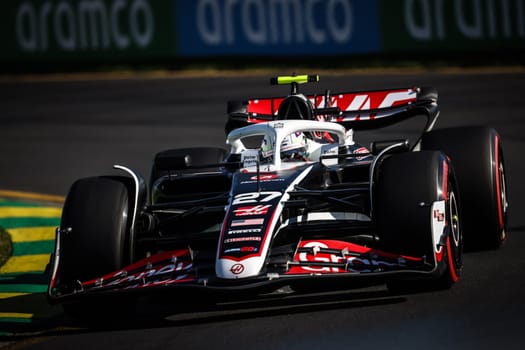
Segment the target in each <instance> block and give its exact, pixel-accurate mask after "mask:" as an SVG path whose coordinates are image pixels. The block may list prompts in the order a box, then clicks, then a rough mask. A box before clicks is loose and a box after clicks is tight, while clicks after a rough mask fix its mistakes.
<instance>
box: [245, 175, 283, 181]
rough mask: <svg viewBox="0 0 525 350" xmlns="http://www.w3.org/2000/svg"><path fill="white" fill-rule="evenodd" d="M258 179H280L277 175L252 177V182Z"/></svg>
mask: <svg viewBox="0 0 525 350" xmlns="http://www.w3.org/2000/svg"><path fill="white" fill-rule="evenodd" d="M257 178H259V181H270V180H275V179H277V178H279V176H278V175H277V174H260V175H259V176H257V175H255V176H252V177H251V178H250V180H253V181H257Z"/></svg>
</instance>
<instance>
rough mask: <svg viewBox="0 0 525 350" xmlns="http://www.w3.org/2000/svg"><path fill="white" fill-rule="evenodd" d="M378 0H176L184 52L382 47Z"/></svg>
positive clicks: (349, 50) (372, 49)
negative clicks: (380, 45)
mask: <svg viewBox="0 0 525 350" xmlns="http://www.w3.org/2000/svg"><path fill="white" fill-rule="evenodd" d="M377 5H378V4H377V1H376V0H193V1H187V0H176V13H177V16H176V23H177V33H178V37H179V41H178V44H179V46H178V52H179V54H180V55H181V56H209V55H213V56H221V55H238V54H241V55H265V56H285V55H286V56H290V55H296V54H299V55H301V54H308V55H323V56H324V55H331V54H339V53H342V54H349V53H365V52H377V51H379V49H380V48H379V42H380V38H379V23H378V7H377Z"/></svg>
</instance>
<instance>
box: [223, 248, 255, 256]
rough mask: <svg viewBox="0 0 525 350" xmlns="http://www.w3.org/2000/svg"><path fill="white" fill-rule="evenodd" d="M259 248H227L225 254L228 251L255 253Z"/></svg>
mask: <svg viewBox="0 0 525 350" xmlns="http://www.w3.org/2000/svg"><path fill="white" fill-rule="evenodd" d="M258 250H259V249H258V248H256V247H241V248H232V249H226V250H225V251H224V253H225V254H227V253H234V252H247V253H254V252H257V251H258Z"/></svg>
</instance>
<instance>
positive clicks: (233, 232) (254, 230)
mask: <svg viewBox="0 0 525 350" xmlns="http://www.w3.org/2000/svg"><path fill="white" fill-rule="evenodd" d="M261 232H262V228H245V229H240V230H229V231H228V234H229V235H237V234H244V233H261Z"/></svg>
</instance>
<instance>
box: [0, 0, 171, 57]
mask: <svg viewBox="0 0 525 350" xmlns="http://www.w3.org/2000/svg"><path fill="white" fill-rule="evenodd" d="M0 8H1V14H0V18H1V21H0V33H1V34H0V38H1V39H2V45H3V46H4V47H3V48H2V50H0V52H2V53H1V54H0V59H4V60H5V59H9V60H19V59H20V60H41V59H44V60H46V59H59V60H69V61H79V60H89V59H101V58H102V59H108V60H121V59H123V58H125V59H128V60H133V59H135V58H141V57H142V58H143V57H155V56H165V55H175V52H174V50H175V26H174V23H173V2H172V1H159V0H8V1H2V2H1V4H0Z"/></svg>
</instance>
